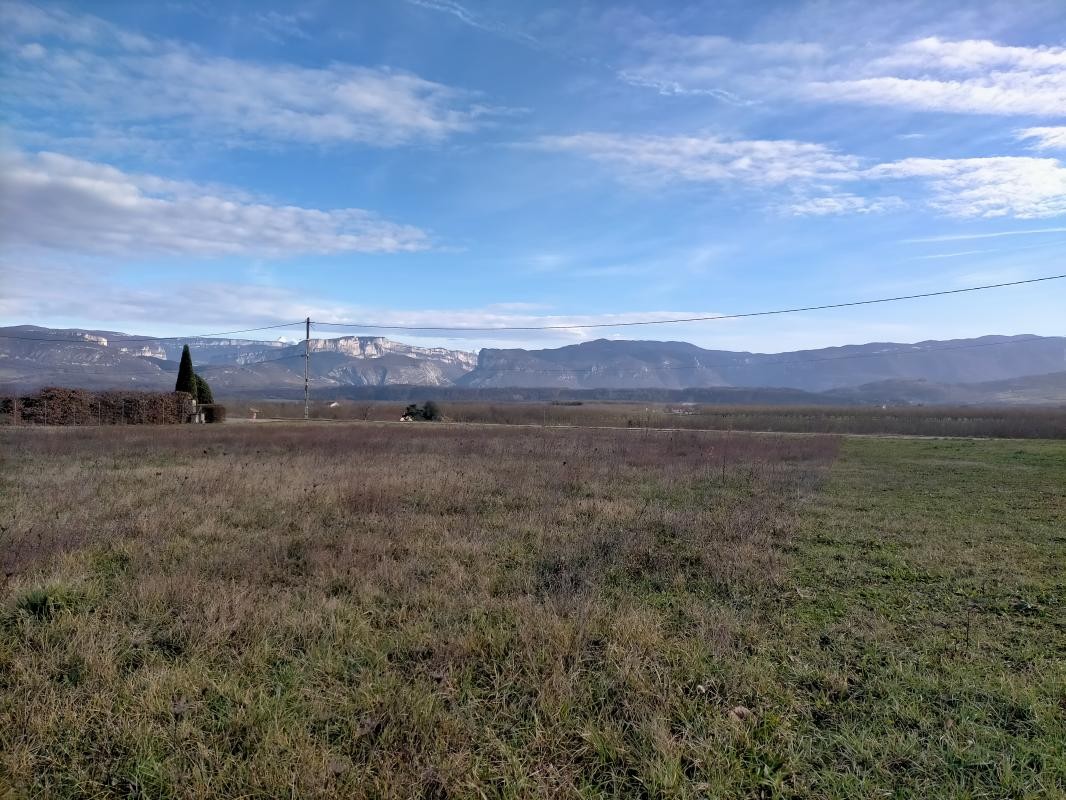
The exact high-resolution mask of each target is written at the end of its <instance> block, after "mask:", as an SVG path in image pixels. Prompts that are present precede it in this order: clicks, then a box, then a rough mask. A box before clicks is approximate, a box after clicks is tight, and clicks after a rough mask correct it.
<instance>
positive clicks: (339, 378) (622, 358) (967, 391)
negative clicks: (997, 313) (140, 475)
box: [0, 326, 1066, 403]
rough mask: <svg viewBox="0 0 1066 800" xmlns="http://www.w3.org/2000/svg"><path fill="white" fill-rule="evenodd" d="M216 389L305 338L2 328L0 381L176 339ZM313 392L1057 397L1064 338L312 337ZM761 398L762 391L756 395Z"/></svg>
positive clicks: (24, 384)
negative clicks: (516, 345)
mask: <svg viewBox="0 0 1066 800" xmlns="http://www.w3.org/2000/svg"><path fill="white" fill-rule="evenodd" d="M186 343H187V344H188V345H189V347H190V350H191V351H192V356H193V362H194V363H195V364H196V367H197V370H198V371H199V372H201V374H203V375H204V376H205V377H206V378H207V379H208V381H210V383H211V385H212V387H213V388H214V391H215V394H216V396H222V397H224V396H226V395H236V394H239V395H245V396H249V395H256V396H264V397H267V396H290V395H291V392H292V391H293V390H296V389H302V387H303V369H304V362H303V352H304V345H303V343H302V342H300V343H298V344H293V343H291V342H284V341H253V340H244V339H213V338H189V339H184V340H182V339H173V340H155V339H152V338H150V337H143V336H137V335H135V334H127V333H119V332H114V331H100V330H57V329H50V328H41V327H36V326H16V327H11V328H0V386H2V387H3V388H4V390H5V391H12V390H19V391H22V390H27V389H32V388H34V387H38V386H42V385H64V386H79V387H85V388H96V389H100V388H115V387H135V388H143V389H160V388H169V387H170V386H171V385H172V384H173V380H174V375H175V373H176V371H177V361H178V358H179V356H180V353H181V347H182V345H183V344H186ZM311 351H312V355H311V359H310V376H311V384H312V387H313V388H314V389H315V390H318V391H322V390H331V391H332V392H333V393H334V394H337V395H343V394H344V393H345V391H347V390H350V389H355V388H357V387H398V386H431V387H455V391H459V390H460V389H463V388H465V389H469V390H471V391H473V390H479V391H486V390H500V389H509V388H522V389H526V390H570V391H577V390H646V391H649V392H651V391H661V390H679V389H729V388H735V387H742V388H748V389H765V390H770V389H790V390H799V391H798V392H796V391H793V392H790V393H788V395H787V397H788V398H790V400H789V401H790V402H796V401H797V399H802V398H803V397H804V394H803V393H809V394H810V399H811V401H812V402H815V401H818V402H826V401H828V400H835V401H839V402H878V403H881V402H892V403H911V402H927V403H937V402H952V403H967V402H970V403H977V402H987V403H1003V402H1027V403H1048V402H1066V337H1038V336H986V337H981V338H979V339H962V340H951V341H928V342H919V343H914V344H897V343H871V344H860V345H847V346H844V347H834V348H825V349H820V350H805V351H794V352H785V353H776V354H762V353H744V352H741V353H738V352H732V351H726V350H706V349H703V348H700V347H697V346H695V345H692V344H688V343H686V342H659V341H620V340H606V339H599V340H595V341H590V342H583V343H581V344H576V345H569V346H566V347H559V348H554V349H545V350H522V349H506V350H504V349H483V350H481V352H480V353H479V354H474V353H470V352H464V351H459V350H448V349H445V348H428V347H417V346H413V345H407V344H403V343H400V342H394V341H391V340H389V339H385V338H381V337H367V336H346V337H339V338H333V339H312V340H311ZM766 396H767V398H768V399H767V402H771V401H773V400H772V397H773V395H772V394H770V393H767V395H766Z"/></svg>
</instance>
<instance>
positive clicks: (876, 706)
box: [0, 424, 1066, 800]
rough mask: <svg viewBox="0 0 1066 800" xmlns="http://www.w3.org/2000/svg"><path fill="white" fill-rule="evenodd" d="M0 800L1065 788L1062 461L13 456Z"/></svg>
mask: <svg viewBox="0 0 1066 800" xmlns="http://www.w3.org/2000/svg"><path fill="white" fill-rule="evenodd" d="M0 458H2V459H3V461H2V471H0V537H2V538H0V560H2V567H3V575H4V578H3V581H4V582H3V587H2V606H0V796H3V786H4V784H5V783H6V784H9V785H10V787H11V788H12V789H13V790H14V793H13V796H27V797H49V798H51V797H60V798H63V797H70V798H73V797H100V798H104V797H143V798H149V797H150V798H170V797H174V798H178V797H189V798H192V797H218V798H222V797H246V798H252V797H254V798H277V797H354V798H362V797H367V798H371V797H388V798H434V799H436V800H440V799H442V798H466V797H490V798H525V797H542V798H549V797H551V798H554V797H575V798H579V797H587V798H591V797H619V798H623V797H624V798H632V797H648V798H653V797H678V798H701V797H722V798H727V797H805V798H823V797H957V798H979V797H988V798H1002V797H1019V798H1021V797H1059V796H1066V752H1064V743H1066V646H1064V642H1066V630H1064V625H1063V619H1064V613H1063V612H1064V608H1063V605H1064V599H1066V578H1064V571H1063V568H1062V565H1063V564H1064V563H1066V443H1064V442H1052V441H972V440H941V441H935V440H906V439H846V440H839V439H836V438H833V437H818V436H812V437H773V436H748V435H745V434H727V433H706V432H695V431H692V432H688V431H686V432H678V433H656V432H650V431H640V430H632V431H630V430H626V431H597V430H578V429H573V430H533V429H521V428H510V429H508V428H492V429H486V428H480V429H475V428H463V427H462V426H433V425H418V424H415V425H409V426H388V427H386V426H368V425H344V424H332V425H330V424H322V425H311V426H299V425H286V424H274V425H226V426H184V427H172V428H144V427H125V428H70V429H48V428H41V429H10V428H8V429H5V430H0Z"/></svg>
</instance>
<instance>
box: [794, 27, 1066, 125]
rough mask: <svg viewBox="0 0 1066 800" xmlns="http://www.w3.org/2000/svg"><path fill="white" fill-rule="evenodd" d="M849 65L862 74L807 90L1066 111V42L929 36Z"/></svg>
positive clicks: (855, 99) (987, 109) (1006, 109)
mask: <svg viewBox="0 0 1066 800" xmlns="http://www.w3.org/2000/svg"><path fill="white" fill-rule="evenodd" d="M849 71H850V72H853V73H857V74H859V75H860V76H861V77H857V78H850V77H849V78H846V79H832V80H815V81H811V82H810V83H808V84H806V85H805V86H803V87H801V92H803V93H804V94H806V95H807V96H810V97H814V98H817V99H822V100H830V101H835V102H850V103H861V104H868V105H887V106H893V107H900V108H910V109H916V110H919V111H948V112H955V113H964V114H996V115H1033V116H1041V117H1057V116H1066V48H1061V47H1007V46H1003V45H1000V44H997V43H995V42H990V41H986V40H966V41H946V40H943V39H939V38H936V37H928V38H925V39H918V40H916V41H912V42H907V43H905V44H902V45H900V46H898V47H896V48H895V49H894V50H892V51H891V52H889V53H888V54H887V55H884V56H883V57H880V58H875V59H872V60H870V61H868V62H866V63H862V62H860V63H857V64H855V65H853V67H852V68H851V69H850V70H849Z"/></svg>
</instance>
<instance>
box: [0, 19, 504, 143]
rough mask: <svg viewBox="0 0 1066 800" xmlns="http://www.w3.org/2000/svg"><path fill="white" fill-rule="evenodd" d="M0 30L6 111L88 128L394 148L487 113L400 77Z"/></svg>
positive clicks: (43, 28) (78, 35)
mask: <svg viewBox="0 0 1066 800" xmlns="http://www.w3.org/2000/svg"><path fill="white" fill-rule="evenodd" d="M0 23H3V24H4V25H6V31H7V32H6V35H5V37H4V39H3V40H2V42H0V43H3V44H4V45H5V46H6V48H7V49H8V51H9V52H15V53H16V56H17V57H16V58H14V59H11V60H10V61H9V64H8V65H7V67H6V69H5V75H4V81H3V88H4V91H5V93H6V95H7V102H8V104H9V105H11V106H14V107H28V108H34V109H37V110H38V111H44V112H48V113H57V114H60V115H61V114H62V113H63V112H64V111H67V110H70V109H81V110H84V111H88V112H91V113H92V114H93V118H94V121H95V122H96V123H98V124H117V123H122V124H127V125H129V124H136V125H141V126H147V125H151V126H155V127H157V128H158V129H160V130H167V129H170V128H174V127H180V128H184V129H193V130H195V131H196V132H203V133H206V134H210V135H211V136H212V137H213V138H215V139H218V140H222V141H227V142H231V143H232V142H239V143H249V142H256V141H261V140H265V141H281V142H310V143H333V142H361V143H368V144H374V145H379V146H394V145H399V144H405V143H410V142H427V141H428V142H434V141H439V140H442V139H445V138H447V137H449V136H452V135H454V134H457V133H461V132H464V131H470V130H473V129H474V128H476V127H478V126H479V125H481V124H482V123H483V122H484V120H485V117H486V116H488V115H490V114H491V113H492V110H491V109H489V108H487V107H486V106H485V105H483V104H481V103H480V102H478V101H477V98H476V97H475V95H473V94H472V93H470V92H465V91H462V90H458V89H454V88H452V87H449V86H445V85H443V84H440V83H436V82H433V81H429V80H425V79H424V78H421V77H419V76H417V75H414V74H411V73H408V72H401V71H395V70H388V69H377V68H369V67H361V66H353V65H349V64H342V63H335V64H332V65H330V66H328V67H324V68H308V67H301V66H295V65H291V64H261V63H255V62H252V61H245V60H237V59H230V58H219V57H215V56H209V55H206V54H204V53H202V52H200V51H199V50H197V49H195V48H193V47H189V46H185V45H182V44H179V43H175V42H170V41H165V40H149V39H146V38H145V37H141V36H137V35H133V34H129V33H127V32H125V31H123V30H121V29H119V28H116V27H114V26H112V25H110V24H108V23H105V22H103V21H101V20H98V19H96V18H94V17H90V16H86V15H75V14H68V13H66V12H62V11H58V10H47V11H45V10H41V9H37V8H34V7H30V6H26V5H23V4H21V3H14V4H6V5H3V6H0ZM38 39H44V40H45V41H44V42H43V43H42V42H41V41H38ZM61 118H62V117H60V119H61Z"/></svg>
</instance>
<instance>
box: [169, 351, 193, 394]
mask: <svg viewBox="0 0 1066 800" xmlns="http://www.w3.org/2000/svg"><path fill="white" fill-rule="evenodd" d="M174 391H175V392H188V393H189V394H191V395H192V396H193V397H196V381H195V378H194V373H193V371H192V355H190V353H189V345H185V346H184V347H183V348H182V349H181V363H180V364H178V380H177V382H176V383H175V384H174Z"/></svg>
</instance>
